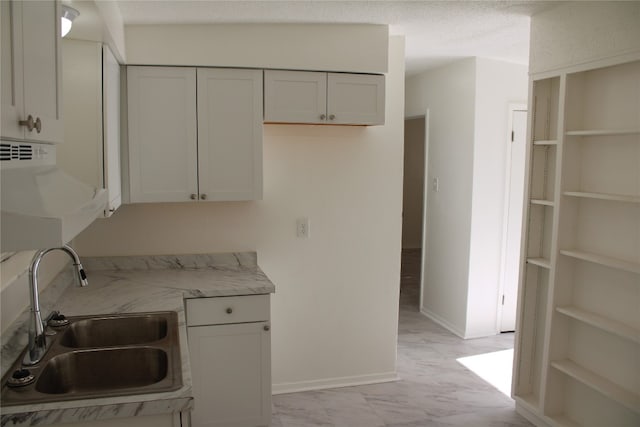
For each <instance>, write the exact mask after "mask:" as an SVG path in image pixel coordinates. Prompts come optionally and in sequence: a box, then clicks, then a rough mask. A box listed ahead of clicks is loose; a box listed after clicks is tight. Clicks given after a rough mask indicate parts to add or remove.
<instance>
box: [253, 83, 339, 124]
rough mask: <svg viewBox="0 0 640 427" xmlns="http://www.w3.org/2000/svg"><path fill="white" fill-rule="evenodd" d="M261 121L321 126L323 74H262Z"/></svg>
mask: <svg viewBox="0 0 640 427" xmlns="http://www.w3.org/2000/svg"><path fill="white" fill-rule="evenodd" d="M264 86H265V90H264V99H265V104H264V121H265V122H269V123H325V121H326V120H325V119H326V115H327V73H321V72H311V71H278V70H265V72H264Z"/></svg>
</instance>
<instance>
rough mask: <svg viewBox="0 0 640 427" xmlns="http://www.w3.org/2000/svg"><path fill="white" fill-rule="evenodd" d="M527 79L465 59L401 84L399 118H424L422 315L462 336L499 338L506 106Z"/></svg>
mask: <svg viewBox="0 0 640 427" xmlns="http://www.w3.org/2000/svg"><path fill="white" fill-rule="evenodd" d="M527 81H528V77H527V69H526V67H524V66H520V65H514V64H509V63H505V62H500V61H494V60H489V59H484V58H470V59H465V60H461V61H458V62H455V63H453V64H449V65H446V66H443V67H441V68H437V69H434V70H431V71H428V72H426V73H423V74H420V75H418V76H415V77H411V78H409V79H408V80H407V83H406V106H405V114H406V115H407V116H414V115H418V114H420V113H421V112H422V114H424V111H425V110H426V109H427V108H428V109H429V115H430V123H429V129H430V134H429V160H428V179H427V182H426V183H425V185H427V230H426V234H427V239H426V248H424V251H423V256H424V257H425V277H424V281H425V285H424V289H423V300H422V307H421V309H422V312H423V313H425V314H426V315H427V316H429V317H430V318H432V319H434V320H435V321H437V322H439V323H440V324H442V325H443V326H445V327H447V328H448V329H450V330H451V331H452V332H454V333H456V334H457V335H459V336H461V337H464V338H473V337H479V336H487V335H493V334H495V333H497V332H498V324H497V313H498V305H497V304H498V297H499V296H498V293H499V286H500V268H501V265H500V262H501V257H502V252H501V251H502V236H503V230H502V227H503V224H502V222H503V215H504V197H505V194H504V192H505V182H504V180H505V161H506V160H505V159H506V149H507V146H506V144H508V129H507V127H508V122H509V121H508V118H509V116H508V106H509V104H510V103H523V102H525V101H526V98H527ZM435 178H437V179H438V181H439V191H437V192H436V191H434V189H433V180H434V179H435Z"/></svg>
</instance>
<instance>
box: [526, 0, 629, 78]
mask: <svg viewBox="0 0 640 427" xmlns="http://www.w3.org/2000/svg"><path fill="white" fill-rule="evenodd" d="M530 40H531V47H530V49H529V56H530V60H529V71H530V72H531V73H532V74H533V73H538V72H542V71H550V70H554V69H558V68H561V67H565V66H572V65H578V64H582V63H585V62H588V61H594V60H599V59H604V58H609V57H612V56H618V55H624V54H627V53H630V52H634V51H635V52H637V50H638V41H639V40H640V2H567V3H565V4H561V5H558V6H556V7H555V8H552V9H548V10H546V11H544V12H541V13H539V14H537V15H535V16H533V17H532V19H531V38H530Z"/></svg>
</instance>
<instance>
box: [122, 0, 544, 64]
mask: <svg viewBox="0 0 640 427" xmlns="http://www.w3.org/2000/svg"><path fill="white" fill-rule="evenodd" d="M554 3H555V2H553V1H550V2H547V1H322V0H298V1H279V0H262V1H242V0H234V1H228V0H227V1H217V0H200V1H191V0H118V5H119V7H120V11H121V13H122V18H123V20H124V22H125V24H160V23H182V24H189V23H199V24H202V23H366V24H387V25H389V26H390V32H391V34H402V35H404V36H405V37H406V70H407V74H408V75H410V74H415V73H418V72H420V71H422V70H425V69H428V68H432V67H434V66H437V65H441V64H443V63H446V62H450V61H452V60H454V59H457V58H462V57H469V56H482V57H487V58H494V59H500V60H504V61H509V62H516V63H520V64H526V63H527V62H528V57H529V21H530V16H531V15H532V14H534V13H537V12H539V11H540V10H543V9H545V8H548V7H551V6H552V5H553V4H554Z"/></svg>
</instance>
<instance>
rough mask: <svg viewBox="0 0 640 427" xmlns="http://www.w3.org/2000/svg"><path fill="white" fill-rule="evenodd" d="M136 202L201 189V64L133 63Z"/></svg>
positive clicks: (176, 197)
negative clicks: (198, 113)
mask: <svg viewBox="0 0 640 427" xmlns="http://www.w3.org/2000/svg"><path fill="white" fill-rule="evenodd" d="M127 89H128V113H129V180H130V198H131V202H183V201H187V200H190V199H195V198H196V197H197V193H198V140H197V133H196V128H197V127H196V126H197V117H196V69H195V68H184V67H127Z"/></svg>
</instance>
